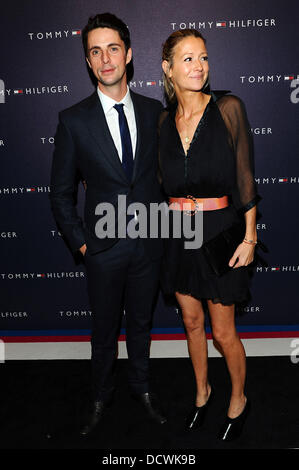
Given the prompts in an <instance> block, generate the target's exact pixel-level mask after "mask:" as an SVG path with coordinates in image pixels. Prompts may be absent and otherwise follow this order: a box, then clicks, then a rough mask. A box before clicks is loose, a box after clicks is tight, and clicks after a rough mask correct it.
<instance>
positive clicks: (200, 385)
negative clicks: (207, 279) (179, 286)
mask: <svg viewBox="0 0 299 470" xmlns="http://www.w3.org/2000/svg"><path fill="white" fill-rule="evenodd" d="M176 298H177V300H178V302H179V305H180V307H181V310H182V315H183V321H184V325H185V329H186V335H187V342H188V350H189V354H190V358H191V361H192V365H193V369H194V374H195V380H196V387H197V393H196V403H195V405H196V406H203V405H204V404H205V403H206V402H207V400H208V398H209V395H210V392H211V387H210V385H209V383H208V348H207V339H206V333H205V328H204V310H203V308H202V303H201V301H200V300H197V299H195V298H194V297H191V296H190V295H184V294H180V293H178V292H177V293H176Z"/></svg>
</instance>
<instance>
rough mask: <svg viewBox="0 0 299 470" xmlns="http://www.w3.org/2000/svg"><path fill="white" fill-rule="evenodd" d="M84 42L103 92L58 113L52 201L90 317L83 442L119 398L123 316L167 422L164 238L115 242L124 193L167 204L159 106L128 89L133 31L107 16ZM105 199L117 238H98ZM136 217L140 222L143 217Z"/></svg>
mask: <svg viewBox="0 0 299 470" xmlns="http://www.w3.org/2000/svg"><path fill="white" fill-rule="evenodd" d="M82 39H83V45H84V50H85V55H86V60H87V63H88V66H89V67H90V70H91V71H92V73H93V75H94V77H95V78H96V80H97V88H96V91H95V92H94V93H93V94H92V95H91V96H90V97H88V98H86V99H85V100H83V101H81V102H80V103H78V104H76V105H74V106H72V107H71V108H69V109H66V110H64V111H62V112H61V113H60V114H59V125H58V129H57V133H56V136H55V152H54V156H53V166H52V174H51V196H50V198H51V207H52V210H53V213H54V217H55V219H56V222H57V224H58V226H59V228H60V230H61V232H62V233H63V235H64V236H65V238H66V240H67V242H68V243H69V245H70V247H71V249H72V250H73V251H74V252H76V251H78V250H79V251H80V252H81V253H82V256H83V257H84V262H85V265H86V271H87V283H88V293H89V299H90V304H91V308H92V311H93V317H92V318H93V320H92V322H93V323H92V335H91V346H92V356H91V359H92V370H93V386H94V401H93V408H92V413H91V416H90V419H89V421H88V422H87V424H86V425H85V426H84V427H83V429H82V430H81V435H84V436H85V435H88V434H90V432H91V431H93V430H94V429H95V428H96V427H97V425H98V423H99V422H100V420H101V418H102V416H103V413H104V412H105V411H106V408H107V407H108V406H109V405H110V403H111V400H112V396H113V391H114V369H115V360H116V356H117V341H118V334H119V328H120V322H121V317H122V312H123V309H124V310H125V317H126V341H127V351H128V362H129V374H128V375H129V385H130V389H131V392H132V396H133V397H134V398H136V399H137V400H138V401H139V402H140V403H141V404H142V405H143V407H144V409H145V410H146V411H147V413H148V415H149V416H150V417H151V418H152V419H153V420H155V421H156V422H158V423H160V424H163V423H165V422H166V418H165V417H164V416H163V414H162V413H161V411H160V410H159V406H158V404H157V402H156V400H155V399H154V396H153V395H152V393H151V391H150V389H149V349H150V329H151V319H152V311H153V304H154V300H155V297H156V294H157V290H158V280H159V270H160V259H161V255H162V241H161V239H159V238H150V237H147V238H130V237H129V236H128V231H127V230H125V237H123V236H121V237H118V226H117V224H118V222H123V220H122V221H120V219H119V215H117V214H118V212H117V210H118V209H119V207H118V201H119V196H122V197H123V198H124V197H125V198H126V207H128V206H129V204H131V203H135V202H138V203H142V204H143V205H144V206H145V207H146V208H147V209H148V208H149V206H150V204H151V203H160V202H161V201H162V194H161V191H160V186H159V183H158V180H157V172H158V171H157V170H158V158H157V153H158V151H157V127H158V119H159V115H160V113H161V111H162V104H161V103H160V102H159V101H157V100H154V99H151V98H147V97H145V96H141V95H139V94H136V93H133V92H132V91H130V90H129V88H128V85H127V66H128V64H129V63H130V62H131V60H132V49H131V46H130V33H129V30H128V28H127V26H126V25H125V24H124V23H123V22H122V21H121V20H120V19H118V18H117V17H116V16H114V15H112V14H110V13H104V14H99V15H96V16H95V17H93V18H90V19H89V21H88V24H87V25H86V27H85V28H84V30H83V33H82ZM80 178H82V179H83V180H84V181H85V183H86V195H85V209H84V222H83V221H82V220H81V219H80V217H79V216H78V213H77V210H76V202H75V201H76V193H77V189H78V181H79V180H80ZM107 202H108V203H110V204H112V206H113V207H114V208H115V209H116V211H115V213H116V215H115V220H114V222H115V236H112V237H111V234H110V235H109V237H106V238H99V234H98V232H97V231H96V226H97V223H98V222H99V219H100V217H99V216H98V215H97V214H98V213H99V212H98V211H97V210H96V207H97V206H98V205H99V204H101V203H107ZM122 217H126V221H128V220H129V219H127V217H128V216H126V215H124V214H123V215H122ZM132 217H133V218H134V217H137V219H138V214H136V213H135V215H133V216H132ZM131 222H132V220H131Z"/></svg>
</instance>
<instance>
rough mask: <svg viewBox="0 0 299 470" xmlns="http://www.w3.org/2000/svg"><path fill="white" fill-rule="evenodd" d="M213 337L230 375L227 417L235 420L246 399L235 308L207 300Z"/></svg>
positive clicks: (243, 367)
mask: <svg viewBox="0 0 299 470" xmlns="http://www.w3.org/2000/svg"><path fill="white" fill-rule="evenodd" d="M208 307H209V312H210V318H211V323H212V332H213V337H214V339H215V340H216V342H217V343H218V344H219V345H220V347H221V349H222V351H223V355H224V358H225V360H226V364H227V367H228V371H229V374H230V379H231V384H232V392H231V399H230V404H229V409H228V416H229V417H230V418H236V417H237V416H238V415H239V414H240V413H241V412H242V411H243V409H244V406H245V403H246V397H245V395H244V385H245V377H246V356H245V350H244V347H243V344H242V342H241V341H240V338H239V336H238V333H237V331H236V327H235V306H234V305H229V306H226V305H222V304H220V303H217V304H214V303H213V302H212V301H211V300H208Z"/></svg>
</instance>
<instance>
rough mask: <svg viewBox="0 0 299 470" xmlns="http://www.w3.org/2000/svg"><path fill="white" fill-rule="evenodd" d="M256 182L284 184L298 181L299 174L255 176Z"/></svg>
mask: <svg viewBox="0 0 299 470" xmlns="http://www.w3.org/2000/svg"><path fill="white" fill-rule="evenodd" d="M255 182H256V183H257V184H286V183H290V184H292V183H299V176H275V177H270V176H267V177H263V178H262V177H257V178H255Z"/></svg>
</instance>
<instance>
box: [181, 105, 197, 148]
mask: <svg viewBox="0 0 299 470" xmlns="http://www.w3.org/2000/svg"><path fill="white" fill-rule="evenodd" d="M198 113H199V111H195V112H194V113H192V114H191V116H190V118H189V119H190V121H191V120H192V118H193V117H194V116H195V115H196V114H198ZM181 118H182V119H183V121H184V123H185V125H186V127H187V135H186V136H185V137H183V139H184V142H185V144H189V145H190V144H191V137H190V134H189V125H190V123H188V122H187V121H186V119H185V117H184V115H182V116H181Z"/></svg>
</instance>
